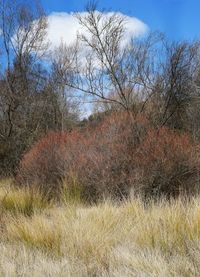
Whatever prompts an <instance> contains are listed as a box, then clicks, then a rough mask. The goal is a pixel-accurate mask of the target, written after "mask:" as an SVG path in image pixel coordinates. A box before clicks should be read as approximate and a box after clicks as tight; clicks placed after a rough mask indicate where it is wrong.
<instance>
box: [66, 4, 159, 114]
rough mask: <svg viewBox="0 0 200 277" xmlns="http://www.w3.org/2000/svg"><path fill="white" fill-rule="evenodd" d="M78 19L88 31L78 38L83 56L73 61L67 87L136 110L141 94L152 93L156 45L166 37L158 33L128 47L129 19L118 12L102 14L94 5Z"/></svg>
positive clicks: (94, 99)
mask: <svg viewBox="0 0 200 277" xmlns="http://www.w3.org/2000/svg"><path fill="white" fill-rule="evenodd" d="M76 18H77V19H78V21H79V23H80V26H81V27H82V28H83V29H84V30H85V31H86V32H84V34H81V33H80V34H79V35H78V41H79V57H78V58H76V59H74V60H73V61H74V63H73V66H72V67H71V68H72V69H73V70H71V71H70V72H71V73H72V74H71V75H70V77H69V76H68V77H69V78H68V79H66V84H67V85H68V86H69V87H71V88H73V89H75V90H79V91H82V92H84V93H86V95H88V96H90V97H91V98H92V101H101V102H106V103H108V102H109V103H113V104H117V105H118V106H120V107H121V108H123V109H125V110H134V108H135V107H134V101H135V96H136V95H137V94H140V95H141V94H142V92H143V91H144V90H145V93H146V96H147V95H149V94H151V90H152V88H153V83H154V76H155V70H156V68H155V66H154V63H153V60H154V59H155V54H156V49H154V50H153V46H154V45H155V44H157V43H159V42H160V41H161V39H162V36H161V35H160V34H158V33H154V34H150V35H148V37H146V38H144V39H138V40H136V39H134V40H132V41H131V39H130V40H129V41H128V42H127V43H125V44H124V41H125V38H124V35H125V30H126V20H125V18H124V17H123V16H121V15H120V14H118V13H108V14H106V13H100V12H98V11H97V10H96V5H95V4H94V3H90V4H89V5H88V6H87V13H86V14H84V15H81V14H76Z"/></svg>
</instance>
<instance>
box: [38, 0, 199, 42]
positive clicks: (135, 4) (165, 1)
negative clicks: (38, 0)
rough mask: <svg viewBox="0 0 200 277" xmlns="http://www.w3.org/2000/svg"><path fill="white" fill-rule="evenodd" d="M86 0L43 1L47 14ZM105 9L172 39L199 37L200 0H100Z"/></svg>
mask: <svg viewBox="0 0 200 277" xmlns="http://www.w3.org/2000/svg"><path fill="white" fill-rule="evenodd" d="M86 3H87V1H85V0H42V4H43V7H44V9H45V11H46V12H47V14H50V13H52V12H74V11H83V10H84V8H85V5H86ZM98 7H99V9H102V8H106V9H110V10H114V11H118V12H122V13H124V14H126V15H128V16H131V17H132V16H133V17H136V18H138V19H140V20H141V21H143V22H144V23H145V24H147V25H148V27H149V28H150V30H152V31H154V30H160V31H162V32H165V33H166V34H167V36H168V37H170V38H173V39H193V38H197V37H199V38H200V0H100V1H99V2H98Z"/></svg>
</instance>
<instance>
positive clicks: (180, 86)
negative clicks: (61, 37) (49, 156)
mask: <svg viewBox="0 0 200 277" xmlns="http://www.w3.org/2000/svg"><path fill="white" fill-rule="evenodd" d="M74 16H75V17H76V20H78V22H79V24H80V27H82V29H83V30H85V31H84V33H79V34H77V39H76V41H74V43H73V45H65V44H64V43H63V42H62V43H61V44H60V46H59V47H58V48H57V49H53V50H52V48H51V47H50V43H49V42H48V41H47V31H48V18H47V17H46V15H45V13H44V11H43V10H42V8H41V6H40V5H39V4H38V3H37V2H35V4H34V5H33V3H32V4H31V6H29V5H28V4H24V1H22V3H20V2H19V1H17V0H16V2H14V1H10V0H1V1H0V30H1V33H0V44H1V54H0V58H1V67H0V174H1V175H8V174H15V172H16V168H17V166H18V164H19V161H20V159H21V157H22V156H23V153H25V152H26V151H27V150H28V149H29V148H30V147H31V145H32V144H33V143H34V142H35V141H36V140H38V139H39V138H41V137H43V136H44V135H45V134H46V133H48V131H50V130H51V131H57V132H61V133H62V134H63V136H65V135H64V134H65V133H66V132H70V131H71V129H72V128H74V127H75V126H76V125H78V126H79V128H82V129H83V130H82V131H80V133H82V132H84V130H85V128H83V127H85V126H86V129H87V132H88V128H89V130H90V132H91V136H92V134H93V133H94V131H93V129H94V130H95V128H96V127H95V126H96V125H98V122H99V121H102V120H103V121H104V120H105V118H106V117H107V114H109V115H110V114H112V113H119V115H120V113H121V112H122V111H126V115H127V116H128V118H129V120H128V121H130V122H135V120H136V118H138V116H143V117H144V118H145V119H146V120H148V121H149V122H150V124H151V126H152V127H151V128H152V129H151V130H150V129H148V130H147V133H148V132H149V133H148V135H149V141H151V137H152V142H151V143H150V142H149V141H146V140H145V139H144V138H142V137H138V140H139V141H140V140H141V139H144V140H143V143H144V145H146V150H145V151H147V152H148V151H149V150H148V148H149V147H150V146H149V143H150V144H152V143H154V142H153V141H154V140H155V138H156V141H158V142H159V144H160V145H161V144H165V137H167V136H169V140H170V141H171V143H172V145H173V143H174V144H175V145H176V142H175V141H176V139H175V137H174V138H173V136H174V135H173V134H172V133H171V132H172V130H171V129H173V132H176V133H177V136H181V134H180V133H183V132H185V133H187V135H186V136H189V137H190V139H191V140H192V141H193V143H195V145H196V146H197V145H198V143H199V140H200V105H199V101H200V41H198V40H195V41H170V40H169V39H167V38H166V37H165V35H163V34H161V33H158V32H154V33H148V34H146V35H144V36H143V37H137V38H136V37H133V38H130V39H128V40H127V38H126V39H125V35H126V21H125V18H124V17H123V16H122V15H120V14H119V13H105V12H98V11H97V6H96V5H95V4H94V3H90V4H88V6H87V10H86V13H84V14H78V13H77V14H74ZM66 28H67V26H66ZM50 49H51V50H50ZM85 102H88V103H91V102H92V103H93V110H94V111H95V112H94V113H93V114H92V115H91V116H90V117H89V118H88V119H85V120H82V117H81V114H80V111H81V110H82V105H81V104H82V103H85ZM126 120H127V119H126ZM126 120H125V122H126ZM109 124H111V125H112V124H114V123H113V122H112V120H111V121H109ZM136 125H137V124H136ZM109 128H112V126H110V127H109ZM109 128H108V130H110V129H109ZM113 128H115V127H114V126H113ZM123 128H127V129H128V128H130V126H129V124H127V126H125V124H124V125H123ZM163 128H164V129H163ZM134 130H135V129H134ZM129 131H130V130H126V132H127V133H126V132H125V134H127V137H128V139H130V140H131V136H130V134H129ZM104 132H105V130H104ZM109 132H110V131H108V134H107V135H106V134H104V135H105V136H109V134H110V133H109ZM135 132H136V133H134V134H133V141H134V137H135V136H136V134H137V133H138V134H140V132H139V130H135ZM122 133H123V132H122ZM178 133H179V134H178ZM58 134H59V133H58ZM97 134H98V131H97ZM97 134H96V135H97ZM156 134H157V137H156ZM93 136H95V134H93ZM175 136H176V135H175ZM58 137H59V135H58ZM72 137H73V136H72ZM161 138H162V141H160V140H161ZM179 139H180V137H179ZM112 140H115V137H112ZM123 140H125V138H123ZM58 141H59V139H58ZM64 141H65V140H64ZM88 141H90V140H89V135H88ZM105 141H106V139H104V140H103V139H102V141H101V143H102V145H101V147H104V146H103V145H104V143H106V142H105ZM119 141H120V139H119V140H118V142H119ZM133 141H132V143H133ZM183 141H184V140H183ZM183 141H182V142H181V143H182V144H184V142H183ZM94 142H95V143H97V141H96V140H95V139H93V140H92V141H91V147H90V145H88V146H87V147H86V148H87V151H86V152H87V153H86V154H85V155H86V156H87V155H89V153H90V152H91V151H92V150H91V149H92V144H93V143H94ZM62 143H63V140H62ZM62 143H61V145H62ZM74 143H77V140H75V141H74ZM83 143H84V138H83ZM138 143H139V142H138ZM185 143H186V142H185ZM119 144H120V143H119ZM186 144H187V143H186ZM44 145H45V144H44ZM47 145H50V144H49V143H47ZM117 145H118V143H117ZM188 145H189V144H188ZM191 145H192V144H191ZM121 146H122V144H121ZM121 146H119V145H118V146H116V147H121ZM38 147H39V146H38ZM63 147H64V146H63ZM101 147H100V148H101ZM123 147H124V146H123ZM143 147H144V146H143ZM163 147H164V146H163ZM171 147H172V148H173V146H171ZM188 147H189V146H188ZM183 148H184V147H183ZM47 149H48V147H47ZM97 149H98V147H97ZM116 149H117V148H116ZM116 149H115V150H113V149H112V151H114V152H112V151H111V149H110V150H109V151H110V152H109V151H108V152H109V153H112V155H115V154H114V153H115V151H116ZM139 149H140V148H139ZM150 149H151V148H150ZM181 149H182V148H181ZM184 149H185V148H184ZM189 149H191V148H190V147H189ZM195 149H198V147H196V148H195ZM37 151H38V150H37ZM41 151H43V149H42V148H41ZM49 151H50V149H49ZM59 151H60V150H59ZM95 151H96V150H95ZM100 151H101V150H100ZM123 151H124V150H123ZM138 151H139V150H138ZM142 151H144V149H143V150H142ZM151 151H153V150H152V149H151ZM163 151H164V150H163ZM170 151H172V150H170ZM181 151H182V150H180V153H181ZM184 151H185V150H184ZM33 152H34V151H33ZM33 152H32V153H33ZM161 152H162V151H161ZM37 153H38V154H37V155H40V152H37ZM126 153H127V157H126V159H129V158H128V157H129V154H130V152H128V150H127V152H126ZM156 153H157V152H156ZM183 153H185V155H186V156H184V157H188V156H187V155H189V154H186V152H183ZM93 154H94V153H93ZM66 155H67V154H66ZM99 155H100V154H99ZM106 155H107V162H108V160H109V159H111V160H112V158H113V157H112V155H111V156H109V154H108V153H107V154H106ZM106 155H105V157H104V158H102V159H103V163H102V168H101V170H102V171H101V170H100V169H99V168H98V167H97V168H96V170H97V171H98V172H99V174H100V172H102V174H104V173H103V172H104V169H103V165H104V164H105V163H106ZM141 155H142V153H141ZM155 155H156V154H155ZM157 155H161V153H160V152H159V151H158V153H157ZM162 155H163V154H162ZM58 157H60V156H59V155H58V156H57V158H58ZM99 157H100V156H99ZM115 158H116V157H115ZM171 158H172V157H169V159H171ZM104 159H105V160H104ZM126 159H125V160H126ZM131 159H132V158H131ZM138 159H139V158H138ZM143 159H144V158H143ZM184 159H185V158H183V160H184ZM132 160H133V159H132ZM120 161H121V160H120V156H117V158H116V159H115V162H116V164H117V163H119V165H118V166H119V167H120V166H122V164H121V163H120ZM138 161H139V160H138ZM158 161H159V159H158ZM196 161H197V159H196ZM97 162H98V161H96V163H97ZM101 162H102V160H101ZM52 163H53V161H52ZM57 163H58V162H57ZM99 163H100V161H99ZM54 164H55V161H54ZM57 166H58V164H57ZM142 166H144V165H141V168H142ZM145 166H147V165H145ZM193 166H194V168H196V164H195V165H193ZM85 167H86V168H88V167H89V168H90V167H91V165H90V163H88V164H86V165H85ZM166 167H167V164H166ZM180 167H181V168H182V165H180ZM148 169H149V170H150V169H151V171H153V172H155V171H156V170H157V171H159V168H157V167H156V166H155V167H154V165H153V164H151V163H150V164H149V165H148ZM110 170H112V169H110ZM126 170H128V172H129V173H130V171H131V168H129V169H126ZM163 170H164V169H163ZM47 172H48V170H47ZM84 172H85V174H88V176H90V172H87V170H85V171H84ZM138 172H139V169H138ZM146 172H147V170H146ZM181 172H182V171H181ZM96 174H97V173H96ZM150 175H151V174H150ZM150 175H149V176H150ZM62 176H63V175H62ZM62 176H59V177H62ZM64 176H65V174H64ZM88 176H87V177H88ZM92 176H93V177H92V178H94V179H95V178H96V177H94V176H95V174H94V173H93V174H92ZM124 176H125V175H124ZM127 176H129V175H127ZM166 176H168V175H166ZM121 177H122V176H120V177H119V176H115V177H112V178H114V179H113V180H119V179H120V178H121ZM168 177H169V176H168ZM44 178H46V179H48V176H45V177H44ZM81 178H82V180H84V176H82V175H81ZM149 178H151V176H150V177H149ZM165 178H167V177H165ZM86 179H87V178H86ZM100 179H101V178H100ZM100 179H99V180H100ZM122 179H123V178H122ZM102 180H103V179H102ZM177 180H178V179H176V181H177ZM87 182H88V185H89V184H90V182H89V180H88V179H87ZM123 182H125V180H124V181H122V182H121V183H123ZM159 182H160V181H159ZM163 182H165V181H163ZM177 182H178V181H177ZM143 184H144V182H143Z"/></svg>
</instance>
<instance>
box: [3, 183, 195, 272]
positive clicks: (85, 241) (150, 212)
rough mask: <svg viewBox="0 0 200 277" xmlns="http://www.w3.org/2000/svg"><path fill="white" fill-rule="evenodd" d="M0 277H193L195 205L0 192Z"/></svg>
mask: <svg viewBox="0 0 200 277" xmlns="http://www.w3.org/2000/svg"><path fill="white" fill-rule="evenodd" d="M0 213H1V214H0V232H1V241H0V276H37V277H38V276H74V277H75V276H200V198H197V197H196V198H193V199H191V200H190V201H189V200H186V199H177V200H176V201H175V200H173V201H170V202H167V201H165V200H162V201H160V202H159V203H153V202H151V203H149V204H148V205H144V204H143V202H142V201H141V200H140V199H131V200H128V201H126V202H124V203H121V204H116V203H112V202H111V201H109V200H107V201H105V202H104V203H99V204H96V205H91V206H88V205H86V204H83V203H81V202H80V201H73V199H71V201H61V202H60V203H56V202H48V201H47V200H44V198H42V196H41V195H40V194H39V193H38V192H34V193H33V192H30V191H28V190H23V189H14V188H13V187H12V186H11V185H10V180H6V181H2V182H1V185H0Z"/></svg>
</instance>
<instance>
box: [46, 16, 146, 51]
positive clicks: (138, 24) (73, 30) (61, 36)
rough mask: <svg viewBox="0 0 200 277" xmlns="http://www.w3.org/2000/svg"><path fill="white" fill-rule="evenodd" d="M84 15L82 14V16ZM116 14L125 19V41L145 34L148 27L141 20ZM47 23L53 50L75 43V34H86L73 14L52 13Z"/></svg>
mask: <svg viewBox="0 0 200 277" xmlns="http://www.w3.org/2000/svg"><path fill="white" fill-rule="evenodd" d="M84 14H85V13H84V12H82V15H84ZM109 14H111V13H105V16H109ZM118 14H119V15H120V16H123V17H124V18H125V22H126V25H125V27H126V33H125V38H126V40H127V38H129V37H134V36H135V37H137V36H139V35H143V34H145V33H146V32H147V30H148V27H147V25H146V24H144V23H143V22H142V21H141V20H139V19H137V18H135V17H129V16H127V15H123V14H121V13H118ZM48 23H49V26H48V40H49V41H50V42H51V45H52V47H53V48H54V47H57V46H59V44H60V42H61V41H63V42H64V43H66V44H67V45H68V44H71V43H73V42H74V41H75V39H76V35H77V32H86V31H84V30H83V29H80V27H81V26H80V25H79V23H78V20H77V19H76V18H75V17H74V15H73V13H65V12H59V13H57V12H53V13H51V14H50V15H49V16H48Z"/></svg>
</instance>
